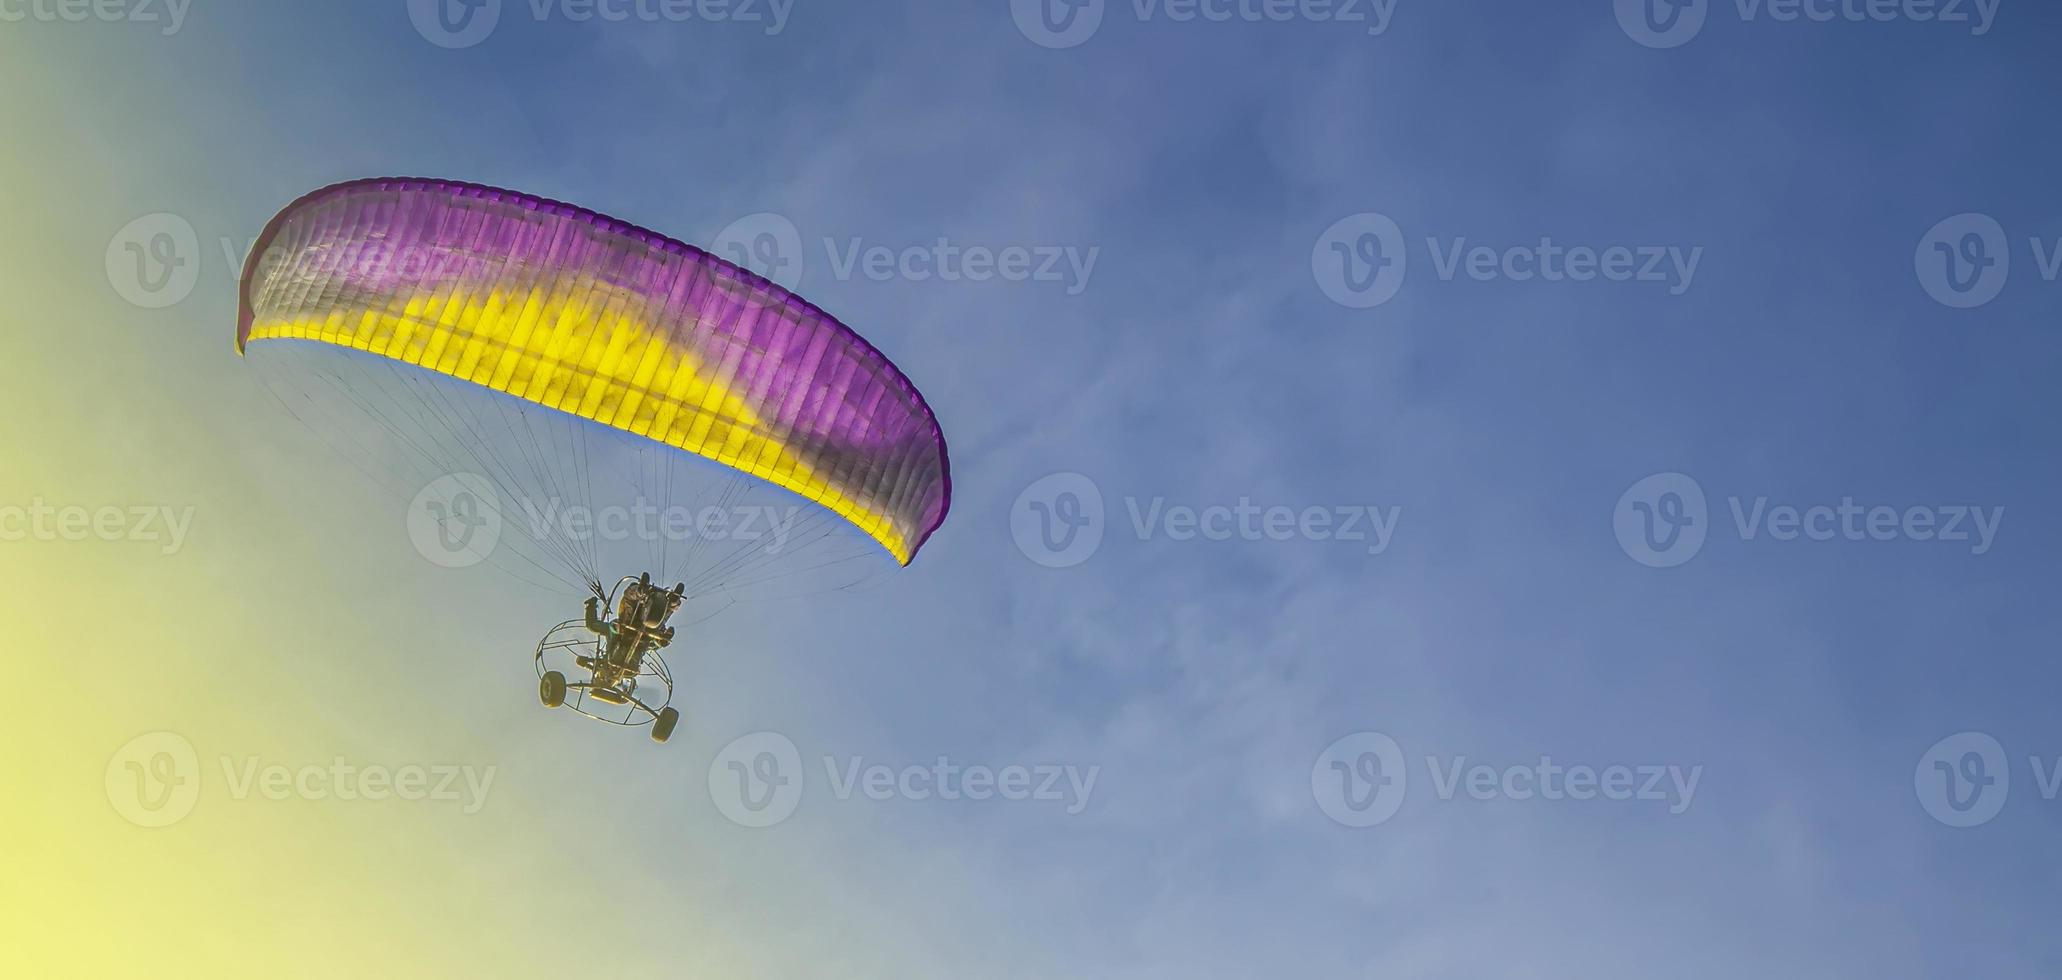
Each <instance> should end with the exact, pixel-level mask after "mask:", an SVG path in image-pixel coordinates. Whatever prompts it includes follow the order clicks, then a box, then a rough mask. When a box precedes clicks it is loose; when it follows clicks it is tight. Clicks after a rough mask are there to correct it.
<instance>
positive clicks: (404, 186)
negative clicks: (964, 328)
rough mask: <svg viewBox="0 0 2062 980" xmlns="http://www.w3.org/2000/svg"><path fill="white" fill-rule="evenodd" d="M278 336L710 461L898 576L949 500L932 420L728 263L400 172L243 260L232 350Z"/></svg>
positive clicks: (837, 333) (538, 203)
mask: <svg viewBox="0 0 2062 980" xmlns="http://www.w3.org/2000/svg"><path fill="white" fill-rule="evenodd" d="M282 340H298V341H307V342H314V343H315V344H319V345H328V346H329V347H333V348H349V349H353V350H355V351H358V352H363V353H362V354H360V355H358V356H359V357H361V358H362V357H364V356H366V355H370V356H372V357H375V358H379V359H384V360H385V361H389V362H397V363H399V364H406V365H411V366H413V367H415V368H419V369H422V370H424V371H428V372H433V373H434V374H436V375H441V376H444V377H445V378H448V379H455V380H456V381H458V382H465V383H470V384H471V385H477V386H481V387H483V388H486V389H491V390H492V391H495V392H500V393H504V394H505V395H506V396H508V397H510V398H513V399H516V400H518V401H519V402H521V403H527V404H528V405H532V406H542V407H544V408H548V409H554V410H557V411H558V412H564V413H569V414H570V415H573V416H578V417H579V418H581V419H586V420H589V421H590V422H592V423H594V424H597V425H599V426H603V427H606V428H608V429H613V430H617V431H618V432H621V433H627V434H629V435H630V436H634V437H637V438H641V439H647V440H651V441H652V442H654V443H657V444H660V445H663V446H668V447H673V448H674V449H677V450H681V451H684V452H686V453H691V454H694V455H695V456H699V457H703V458H705V459H708V460H713V461H715V462H717V463H719V464H722V465H723V466H725V467H730V468H732V469H734V470H736V471H739V472H742V473H748V474H751V475H752V476H753V477H756V478H758V479H760V480H764V481H767V482H769V483H772V484H776V485H778V486H780V487H785V488H787V489H789V490H792V491H794V492H795V493H797V494H800V495H801V496H802V497H805V498H807V499H808V500H810V501H814V502H815V503H817V504H820V505H822V506H823V507H825V508H828V509H829V510H830V511H832V512H834V513H835V514H836V515H837V516H838V517H839V518H842V519H843V521H845V522H849V524H851V525H852V526H855V527H857V528H858V529H859V530H861V531H863V532H864V533H865V534H866V535H867V536H868V537H870V538H872V540H873V541H875V542H878V543H879V544H880V545H881V546H882V547H884V548H886V549H887V550H888V552H889V553H890V554H892V555H893V556H894V557H895V559H896V560H897V561H899V562H901V563H902V564H905V565H906V564H908V563H909V562H910V560H911V559H912V558H913V557H914V556H915V555H916V552H917V550H918V549H920V548H922V547H923V544H924V542H925V540H926V539H928V538H929V537H930V536H931V533H932V532H933V531H935V530H937V528H938V526H939V524H940V523H942V522H943V521H944V519H945V513H946V510H947V508H948V507H949V506H950V503H951V488H952V484H951V476H950V471H949V467H948V462H947V459H946V450H945V440H944V436H943V435H942V433H941V432H940V430H939V427H938V422H937V419H936V418H935V417H934V416H933V415H932V413H931V410H930V408H929V407H928V406H926V405H925V403H924V399H923V396H922V395H921V394H919V393H918V392H917V390H916V387H915V386H914V385H912V384H910V382H909V379H908V378H906V377H904V376H903V374H902V372H901V371H899V370H897V369H896V367H895V365H893V364H891V363H889V361H888V359H887V358H886V357H884V356H882V354H881V353H880V351H878V350H875V349H874V347H873V346H872V345H871V344H868V343H867V342H866V341H865V340H864V339H862V338H861V337H860V336H859V335H858V334H856V333H854V332H853V331H852V330H851V329H850V328H848V327H846V326H845V325H844V324H842V323H840V322H838V321H837V319H835V318H833V317H832V316H830V315H829V314H827V313H825V312H823V311H822V310H820V309H818V308H816V307H815V306H813V305H811V304H810V303H808V302H806V301H804V300H803V299H801V298H800V297H798V296H796V295H794V294H793V293H791V292H789V291H788V290H786V289H783V288H782V287H780V286H778V285H776V284H774V283H772V282H769V281H767V280H766V279H764V278H762V277H760V276H758V275H755V274H753V273H751V272H749V271H747V270H745V269H741V268H739V267H738V266H736V265H734V264H732V263H730V262H728V261H725V260H724V259H722V258H719V257H717V256H714V255H711V254H709V253H708V252H705V251H703V250H701V249H698V248H695V247H693V246H690V245H686V244H683V243H681V242H679V241H676V240H674V239H672V238H668V237H666V236H664V235H660V234H658V233H656V232H651V231H647V230H645V229H643V228H639V227H636V226H633V225H630V224H627V223H624V222H622V221H618V220H615V219H613V218H609V217H606V216H604V215H600V214H597V213H595V212H593V211H588V210H585V209H583V208H578V207H574V206H572V205H568V204H562V203H559V202H556V201H551V200H546V199H543V198H539V197H533V196H530V195H527V194H520V193H516V192H513V191H507V190H500V189H496V188H492V187H484V186H480V185H476V184H466V183H457V182H452V181H442V180H423V179H403V178H391V179H371V180H357V181H351V182H348V183H342V184H337V185H334V186H331V187H325V188H323V189H321V190H318V191H315V192H314V193H311V194H309V195H307V196H305V197H303V198H301V199H300V200H298V201H295V202H294V203H292V204H291V205H289V206H288V207H287V208H286V209H285V210H283V211H281V212H280V213H279V214H278V215H277V216H276V217H274V218H273V219H272V221H271V223H270V224H269V225H267V226H266V228H265V230H264V233H263V235H262V236H261V237H260V238H259V239H258V241H257V243H256V245H255V247H254V248H253V249H252V251H251V254H250V258H249V259H248V261H247V263H246V265H245V269H244V277H243V291H242V296H241V303H240V310H239V312H238V316H237V326H236V347H237V350H238V351H239V352H243V351H245V349H246V348H247V347H248V346H249V345H253V344H257V345H267V344H272V343H274V342H277V341H282ZM345 394H346V395H347V396H350V397H354V398H356V397H359V396H358V395H357V393H355V392H345ZM374 407H377V406H374ZM431 407H432V408H433V409H437V410H441V411H446V412H448V413H450V414H453V415H456V414H457V410H456V409H449V408H444V407H443V406H439V405H435V404H434V403H433V404H432V406H431ZM533 441H535V440H533ZM537 451H538V452H540V453H541V452H548V451H551V450H550V448H549V447H544V446H539V448H538V450H537Z"/></svg>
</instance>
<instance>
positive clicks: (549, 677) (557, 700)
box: [537, 670, 566, 708]
mask: <svg viewBox="0 0 2062 980" xmlns="http://www.w3.org/2000/svg"><path fill="white" fill-rule="evenodd" d="M537 700H539V701H542V702H544V706H545V707H547V708H556V707H558V706H559V705H562V704H564V703H566V675H564V674H561V673H559V672H558V671H555V670H547V671H545V672H544V676H543V677H540V678H538V679H537Z"/></svg>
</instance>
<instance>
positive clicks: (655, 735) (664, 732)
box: [652, 708, 680, 743]
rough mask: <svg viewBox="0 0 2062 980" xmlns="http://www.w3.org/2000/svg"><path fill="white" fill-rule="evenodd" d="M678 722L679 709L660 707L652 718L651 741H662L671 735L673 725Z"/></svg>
mask: <svg viewBox="0 0 2062 980" xmlns="http://www.w3.org/2000/svg"><path fill="white" fill-rule="evenodd" d="M678 724H680V709H678V708H660V709H659V714H658V716H657V717H655V718H653V719H652V741H654V742H660V743H663V742H665V741H666V740H667V739H669V738H672V737H673V726H675V725H678Z"/></svg>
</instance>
